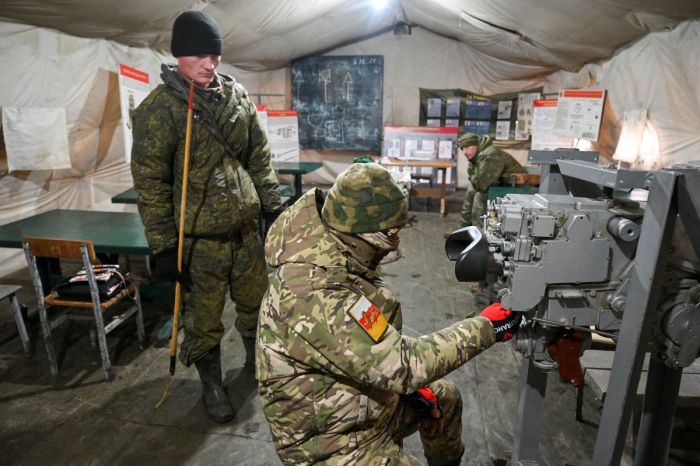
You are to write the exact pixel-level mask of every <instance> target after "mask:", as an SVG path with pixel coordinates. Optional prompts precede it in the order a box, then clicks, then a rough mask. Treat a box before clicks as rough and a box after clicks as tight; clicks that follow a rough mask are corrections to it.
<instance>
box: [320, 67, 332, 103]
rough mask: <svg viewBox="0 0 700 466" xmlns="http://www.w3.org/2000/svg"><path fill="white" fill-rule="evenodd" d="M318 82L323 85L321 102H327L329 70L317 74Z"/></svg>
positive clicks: (329, 80) (329, 79)
mask: <svg viewBox="0 0 700 466" xmlns="http://www.w3.org/2000/svg"><path fill="white" fill-rule="evenodd" d="M318 80H319V81H321V82H322V83H323V101H324V102H328V83H330V82H331V70H330V69H327V70H321V72H320V73H318Z"/></svg>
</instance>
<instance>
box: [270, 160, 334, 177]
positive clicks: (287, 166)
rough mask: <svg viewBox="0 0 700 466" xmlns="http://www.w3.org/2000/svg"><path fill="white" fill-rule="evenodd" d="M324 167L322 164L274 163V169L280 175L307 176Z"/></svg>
mask: <svg viewBox="0 0 700 466" xmlns="http://www.w3.org/2000/svg"><path fill="white" fill-rule="evenodd" d="M322 166H323V163H321V162H273V164H272V168H273V169H274V170H275V171H276V172H277V173H279V174H280V175H305V174H307V173H311V172H312V171H314V170H318V169H319V168H321V167H322Z"/></svg>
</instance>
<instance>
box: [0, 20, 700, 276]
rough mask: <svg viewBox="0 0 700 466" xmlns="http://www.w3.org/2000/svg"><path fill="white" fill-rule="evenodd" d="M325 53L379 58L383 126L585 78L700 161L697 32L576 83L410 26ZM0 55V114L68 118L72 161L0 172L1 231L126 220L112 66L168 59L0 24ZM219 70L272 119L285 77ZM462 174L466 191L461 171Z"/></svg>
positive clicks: (327, 167)
mask: <svg viewBox="0 0 700 466" xmlns="http://www.w3.org/2000/svg"><path fill="white" fill-rule="evenodd" d="M329 53H332V54H335V55H352V54H379V55H383V56H384V115H383V120H384V123H385V124H388V123H391V124H402V125H415V124H417V123H418V105H419V102H418V88H419V87H426V88H462V89H467V90H471V91H474V92H478V93H483V94H489V93H499V92H512V91H518V90H523V89H528V88H532V87H537V86H540V85H544V87H545V92H556V91H558V90H559V89H563V88H580V87H585V85H586V84H587V83H588V82H589V81H590V76H593V77H594V80H595V81H597V85H596V87H600V88H605V89H607V91H608V100H609V102H610V104H611V109H612V110H613V112H614V113H615V115H617V116H618V117H621V116H622V115H623V113H624V112H625V111H629V110H632V109H647V111H648V115H649V121H650V122H651V124H652V125H653V126H654V128H655V129H656V131H657V133H658V135H659V140H660V141H659V142H660V148H661V154H662V156H663V157H664V158H663V161H662V162H661V164H660V166H668V165H670V164H671V163H674V162H683V161H688V160H693V159H698V158H700V82H698V81H697V80H696V79H695V76H696V75H697V70H698V69H700V67H699V66H698V65H700V22H698V21H687V22H685V23H681V24H680V25H678V26H677V27H675V28H674V29H672V30H669V31H661V32H654V33H651V34H649V35H648V36H647V37H645V38H643V39H642V40H640V41H639V42H637V43H635V44H633V45H631V46H629V47H627V48H625V49H623V50H620V51H618V52H617V53H616V54H615V56H614V57H613V58H611V59H610V60H608V61H605V62H603V63H601V64H590V65H586V66H584V67H583V68H582V69H581V70H580V71H579V72H576V73H571V72H565V71H559V72H555V73H554V74H550V75H548V73H549V72H550V71H551V67H549V66H547V65H543V64H541V63H534V61H533V60H523V61H522V62H520V63H509V62H508V61H506V60H503V59H501V58H495V57H493V56H489V55H487V54H485V53H483V52H480V51H477V50H476V49H472V48H470V47H468V46H467V45H465V44H464V43H462V42H459V41H457V40H454V39H449V38H446V37H444V36H441V35H438V34H434V33H432V32H430V31H428V30H427V29H423V28H420V27H414V28H413V32H412V34H411V35H393V34H392V33H391V32H390V31H389V32H387V33H384V34H381V35H378V36H374V37H371V38H369V39H366V40H362V41H360V42H357V43H354V44H351V45H346V46H342V47H339V48H336V49H334V50H332V51H331V52H329ZM0 56H1V57H2V60H3V73H2V75H0V106H5V107H20V108H21V107H63V108H65V111H66V119H67V125H68V131H69V147H70V155H71V162H72V168H71V169H70V170H56V171H22V172H16V173H12V174H8V173H7V167H3V166H0V224H4V223H8V222H11V221H14V220H18V219H20V218H24V217H27V216H30V215H32V214H35V213H38V212H43V211H45V210H49V209H53V208H58V207H63V208H75V209H94V210H128V209H134V206H124V205H119V204H117V205H115V204H112V203H111V202H110V198H111V197H112V196H113V195H115V194H117V193H119V192H121V191H123V190H125V189H127V188H128V187H130V186H131V184H132V180H131V175H130V171H129V167H128V166H127V165H126V164H125V163H124V162H123V138H122V134H121V125H120V124H119V118H120V114H119V100H118V86H117V76H116V72H117V70H118V65H119V64H120V63H124V64H127V65H130V66H132V67H135V68H138V69H141V70H144V71H147V72H148V73H149V74H150V75H151V77H152V79H153V80H154V83H152V85H153V86H155V85H156V84H157V83H158V82H159V78H158V76H159V74H160V64H161V62H172V61H173V59H172V57H169V56H167V55H164V54H161V53H158V52H155V51H153V50H151V49H147V48H134V47H128V46H126V45H122V44H120V43H117V42H113V41H108V40H103V39H84V38H77V37H73V36H70V35H67V34H64V33H59V32H56V31H54V30H49V29H44V28H37V27H34V26H27V25H19V24H15V23H5V22H0ZM221 71H223V72H225V73H228V74H231V75H233V76H235V77H236V79H237V80H239V81H240V82H242V83H243V84H244V85H245V86H246V87H247V88H248V90H249V91H250V92H251V93H252V94H256V93H271V94H285V98H272V99H270V98H263V99H262V103H267V104H268V105H270V106H271V107H273V108H280V107H283V106H286V105H287V103H288V102H289V101H290V97H291V96H290V92H291V90H290V86H289V67H288V66H285V67H283V68H277V69H272V70H270V71H263V72H255V71H241V70H240V69H237V68H236V67H233V66H230V65H226V64H222V66H221ZM618 134H619V130H618ZM613 150H614V148H613ZM321 159H323V160H324V162H325V163H324V167H323V169H322V170H319V172H318V173H317V174H316V175H315V176H313V177H309V178H308V181H309V182H324V183H327V182H332V181H333V180H334V179H335V176H336V175H337V173H339V172H340V171H341V170H342V169H343V168H345V166H346V165H347V163H348V162H349V161H350V160H351V159H352V154H345V156H334V157H326V156H325V155H324V153H322V152H317V151H304V152H303V153H302V160H309V161H311V160H321ZM459 171H460V176H461V177H462V178H461V179H460V184H464V171H465V169H464V168H463V167H460V170H459ZM0 263H1V264H3V265H2V267H0V276H1V275H4V274H6V273H10V272H12V271H13V270H15V269H16V268H18V267H21V266H23V265H24V264H23V259H22V257H21V255H20V253H19V251H18V250H11V249H0Z"/></svg>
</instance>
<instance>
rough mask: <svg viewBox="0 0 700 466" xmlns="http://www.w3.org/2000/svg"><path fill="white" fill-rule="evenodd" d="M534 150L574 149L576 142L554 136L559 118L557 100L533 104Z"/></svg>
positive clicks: (540, 101) (532, 147)
mask: <svg viewBox="0 0 700 466" xmlns="http://www.w3.org/2000/svg"><path fill="white" fill-rule="evenodd" d="M532 115H533V117H532V144H531V146H530V149H532V150H556V149H559V148H572V147H574V140H573V139H572V138H569V137H563V136H557V135H555V134H554V124H555V123H556V118H557V99H541V100H535V101H534V102H533V113H532Z"/></svg>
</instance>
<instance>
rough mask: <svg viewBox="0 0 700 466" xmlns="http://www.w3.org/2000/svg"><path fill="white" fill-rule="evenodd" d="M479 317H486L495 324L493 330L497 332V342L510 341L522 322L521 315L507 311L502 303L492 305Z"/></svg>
mask: <svg viewBox="0 0 700 466" xmlns="http://www.w3.org/2000/svg"><path fill="white" fill-rule="evenodd" d="M479 315H480V316H481V317H486V318H487V319H489V320H490V321H491V323H492V324H493V329H494V330H495V331H496V341H507V340H510V339H511V338H512V337H513V335H515V332H516V331H517V330H518V327H519V326H520V321H521V320H522V316H521V315H520V314H519V313H517V312H513V311H511V310H510V309H505V308H504V307H503V306H501V303H493V304H491V305H490V306H488V307H486V308H485V309H484V310H483V311H481V313H480V314H479Z"/></svg>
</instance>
